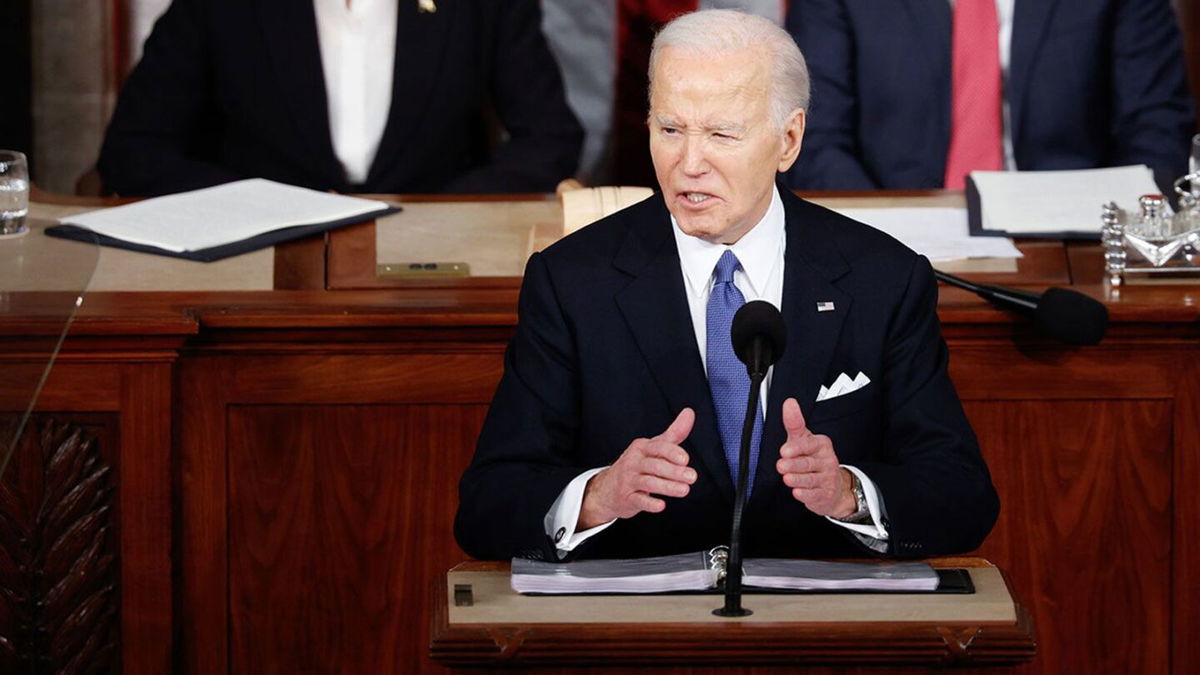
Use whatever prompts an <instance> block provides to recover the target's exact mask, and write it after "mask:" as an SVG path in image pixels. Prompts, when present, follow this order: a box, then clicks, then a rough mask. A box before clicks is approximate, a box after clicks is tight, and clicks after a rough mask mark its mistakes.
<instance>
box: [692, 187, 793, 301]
mask: <svg viewBox="0 0 1200 675" xmlns="http://www.w3.org/2000/svg"><path fill="white" fill-rule="evenodd" d="M671 231H672V232H673V233H674V234H675V246H676V248H677V249H678V250H679V264H680V267H681V268H682V269H683V278H684V281H685V282H686V285H687V287H688V289H687V290H688V293H689V294H691V295H697V294H702V293H703V294H705V295H707V292H708V288H709V286H710V285H711V283H712V274H713V268H715V267H716V266H717V260H719V259H720V257H721V254H722V253H724V252H725V251H726V250H732V251H733V254H734V255H736V256H737V258H738V261H739V262H741V263H742V271H743V272H744V273H745V275H746V280H747V281H748V282H749V284H750V288H749V289H743V292H744V291H746V290H749V291H750V293H744V294H745V295H746V296H747V297H746V300H748V301H749V300H754V299H759V298H762V297H763V296H764V295H766V293H767V288H768V281H769V279H770V278H771V275H772V274H773V273H774V272H775V267H776V265H778V264H779V261H780V260H781V259H782V258H783V256H782V247H783V245H784V242H785V237H784V213H783V200H782V199H780V197H779V188H778V187H774V188H772V190H771V204H770V206H768V207H767V212H766V213H765V214H763V217H762V220H760V221H758V223H757V224H755V226H754V227H752V228H750V231H749V232H747V233H746V234H744V235H742V238H741V239H738V240H737V242H736V243H734V244H732V245H728V246H727V245H725V244H714V243H711V242H708V241H705V240H703V239H700V238H699V237H693V236H690V235H687V234H684V233H683V231H682V230H680V229H679V224H678V223H677V222H675V216H671Z"/></svg>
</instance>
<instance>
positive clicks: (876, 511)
mask: <svg viewBox="0 0 1200 675" xmlns="http://www.w3.org/2000/svg"><path fill="white" fill-rule="evenodd" d="M842 468H843V469H845V470H847V471H849V472H850V473H853V474H854V475H855V476H857V477H858V483H859V485H862V489H863V495H864V496H865V497H866V498H867V510H868V511H870V512H871V522H870V523H847V522H845V521H841V520H838V519H837V518H830V517H829V516H825V518H826V520H828V521H829V522H831V523H834V524H835V525H840V526H842V527H844V528H846V529H847V530H850V531H851V532H853V533H855V534H856V535H860V536H859V539H860V540H862V542H863V543H864V544H866V545H867V546H868V547H870V548H872V549H875V548H876V546H875V545H876V544H878V543H880V542H886V541H887V540H888V532H887V528H885V527H884V526H883V513H884V511H883V499H882V498H881V497H880V496H879V490H878V489H877V488H876V487H875V483H873V482H871V479H870V478H867V474H865V473H863V472H862V471H860V470H859V469H857V468H855V467H853V466H850V465H848V464H843V465H842ZM869 540H873V541H869ZM885 548H886V546H885Z"/></svg>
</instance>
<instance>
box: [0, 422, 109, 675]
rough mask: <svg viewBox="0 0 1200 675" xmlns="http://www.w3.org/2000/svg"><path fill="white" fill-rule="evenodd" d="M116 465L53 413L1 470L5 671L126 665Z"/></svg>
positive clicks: (0, 665) (0, 620)
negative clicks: (113, 480) (121, 642)
mask: <svg viewBox="0 0 1200 675" xmlns="http://www.w3.org/2000/svg"><path fill="white" fill-rule="evenodd" d="M0 426H4V425H2V424H0ZM111 471H112V467H111V466H109V465H108V464H107V463H105V461H104V460H103V458H102V457H101V455H100V452H99V449H98V447H97V444H96V442H95V439H94V438H92V437H90V436H88V435H87V434H86V432H85V431H84V430H83V429H82V428H81V427H79V426H77V425H72V424H69V423H68V424H57V423H55V422H53V421H49V420H48V421H45V422H43V423H40V424H31V425H30V427H28V428H27V429H26V433H25V437H24V438H23V439H21V441H20V443H19V444H18V446H17V450H16V452H15V453H14V455H13V458H12V460H11V462H10V463H9V466H8V470H7V472H6V473H5V475H4V476H0V672H5V673H8V672H12V673H17V672H19V673H85V672H109V671H111V672H116V671H117V670H118V661H117V659H118V657H119V653H118V650H117V640H118V635H119V628H118V625H117V618H118V615H117V611H116V603H117V595H116V588H117V579H118V576H117V574H118V567H117V565H116V560H115V556H114V551H113V546H114V544H113V537H112V536H111V531H112V530H113V515H114V514H113V505H112V499H113V491H112V488H111V487H110V485H109V474H110V473H111Z"/></svg>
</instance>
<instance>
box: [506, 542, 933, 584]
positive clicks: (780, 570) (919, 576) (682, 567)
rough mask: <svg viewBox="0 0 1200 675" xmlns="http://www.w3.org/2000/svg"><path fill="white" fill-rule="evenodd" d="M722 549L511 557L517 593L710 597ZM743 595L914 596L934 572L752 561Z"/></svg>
mask: <svg viewBox="0 0 1200 675" xmlns="http://www.w3.org/2000/svg"><path fill="white" fill-rule="evenodd" d="M726 554H727V549H726V548H725V547H723V546H719V547H717V548H714V549H713V550H711V551H707V552H705V551H697V552H695V553H683V554H679V555H669V556H658V557H654V558H631V559H620V560H617V559H613V560H608V559H605V560H579V561H575V562H566V563H551V562H541V561H535V560H526V559H524V558H513V561H512V579H511V583H512V587H513V590H515V591H517V592H518V593H563V594H565V593H668V592H678V591H693V592H715V591H716V590H717V589H718V587H719V586H718V584H719V582H720V580H721V579H723V578H724V569H725V563H726V562H727V555H726ZM742 573H743V579H742V582H743V583H744V584H745V586H746V587H747V590H756V591H763V590H767V589H773V590H783V591H798V590H810V591H854V590H861V591H913V592H928V591H935V590H937V588H938V583H939V579H940V578H939V577H938V574H937V572H936V571H935V570H934V569H933V568H932V567H930V566H929V564H927V563H921V562H905V563H895V562H823V561H818V560H793V559H782V558H758V559H755V558H751V559H748V560H745V561H744V562H743V564H742Z"/></svg>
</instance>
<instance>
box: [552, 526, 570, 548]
mask: <svg viewBox="0 0 1200 675" xmlns="http://www.w3.org/2000/svg"><path fill="white" fill-rule="evenodd" d="M566 533H567V528H565V527H560V528H558V532H555V533H554V543H556V544H557V543H559V542H560V541H562V538H563V535H564V534H566Z"/></svg>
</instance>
